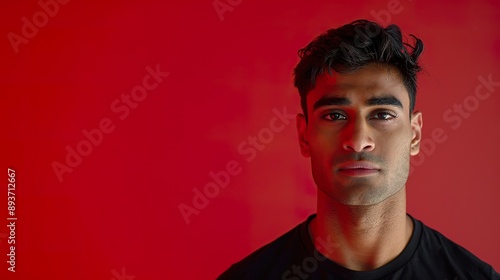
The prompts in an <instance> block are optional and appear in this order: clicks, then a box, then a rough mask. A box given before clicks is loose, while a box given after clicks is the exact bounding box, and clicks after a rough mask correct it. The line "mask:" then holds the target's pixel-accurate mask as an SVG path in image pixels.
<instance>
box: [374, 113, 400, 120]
mask: <svg viewBox="0 0 500 280" xmlns="http://www.w3.org/2000/svg"><path fill="white" fill-rule="evenodd" d="M395 117H396V116H395V115H394V114H391V113H389V112H378V113H375V114H373V117H372V118H373V119H378V120H390V119H393V118H395Z"/></svg>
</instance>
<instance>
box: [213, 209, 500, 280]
mask: <svg viewBox="0 0 500 280" xmlns="http://www.w3.org/2000/svg"><path fill="white" fill-rule="evenodd" d="M314 217H315V215H311V216H310V217H309V218H308V219H307V220H306V221H304V222H303V223H301V224H299V225H298V226H297V227H295V228H294V229H292V230H291V231H289V232H287V233H286V234H284V235H282V236H281V237H279V238H278V239H276V240H274V241H273V242H271V243H269V244H267V245H265V246H263V247H262V248H260V249H258V250H257V251H255V252H254V253H252V254H251V255H249V256H248V257H246V258H245V259H243V260H241V261H240V262H238V263H236V264H233V265H232V266H231V267H230V268H229V269H228V270H227V271H225V272H224V273H223V274H222V275H220V276H219V278H217V279H219V280H227V279H283V280H302V279H356V280H370V279H405V280H406V279H425V280H430V279H440V280H458V279H460V280H462V279H474V280H478V279H495V280H500V275H499V274H498V273H496V272H495V270H494V269H493V268H492V267H491V266H490V265H488V264H487V263H485V262H483V261H481V260H479V259H478V258H477V257H475V256H474V255H472V254H471V253H470V252H469V251H467V250H466V249H464V248H463V247H461V246H460V245H457V244H456V243H454V242H452V241H451V240H449V239H448V238H446V237H444V236H443V235H442V234H441V233H439V232H437V231H435V230H433V229H431V228H429V227H427V226H425V225H424V224H423V223H422V222H420V221H419V220H417V219H414V218H413V217H412V220H413V223H414V231H413V234H412V236H411V239H410V242H409V243H408V245H407V246H406V248H405V249H404V250H403V252H401V254H400V255H399V256H398V257H396V258H395V259H394V260H392V261H391V262H389V263H387V264H386V265H384V266H382V267H379V268H377V269H374V270H370V271H354V270H350V269H347V268H345V267H343V266H340V265H338V264H336V263H334V262H332V261H330V260H329V259H327V258H326V257H324V256H323V255H322V254H321V253H319V252H318V251H317V250H316V249H315V247H314V244H313V243H312V240H311V237H310V235H309V231H308V223H309V222H310V221H311V220H312V219H313V218H314ZM410 217H411V216H410ZM319 244H320V245H319V246H323V247H324V249H325V250H334V245H332V244H333V243H332V242H331V240H330V241H329V240H322V241H321V242H319Z"/></svg>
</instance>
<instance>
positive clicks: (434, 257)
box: [413, 222, 498, 279]
mask: <svg viewBox="0 0 500 280" xmlns="http://www.w3.org/2000/svg"><path fill="white" fill-rule="evenodd" d="M420 223H421V222H420ZM421 234H422V236H421V238H420V244H419V246H418V248H419V249H418V251H417V254H416V256H415V259H414V260H413V261H417V262H420V261H422V262H425V263H427V264H431V262H429V260H431V261H432V264H431V265H432V266H434V267H435V268H439V267H441V268H442V267H449V268H452V269H453V270H455V271H463V272H464V273H467V275H464V277H465V276H474V277H476V278H474V279H498V278H494V277H498V274H496V273H495V271H494V269H493V267H492V266H491V265H489V264H487V263H486V262H484V261H482V260H481V259H479V258H478V257H477V256H476V255H474V254H473V253H471V252H470V251H469V250H467V249H466V248H464V247H463V246H461V245H459V244H458V243H456V242H455V241H453V240H451V239H450V238H448V237H447V236H445V235H444V234H442V233H441V232H439V231H438V230H436V229H434V228H431V227H429V226H427V225H424V224H423V223H422V233H421ZM459 279H461V278H460V277H459Z"/></svg>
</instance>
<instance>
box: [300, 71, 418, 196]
mask: <svg viewBox="0 0 500 280" xmlns="http://www.w3.org/2000/svg"><path fill="white" fill-rule="evenodd" d="M409 106H410V100H409V97H408V92H407V90H406V88H405V87H404V84H403V82H402V79H401V77H400V74H399V73H398V71H397V70H396V69H395V68H392V67H390V66H385V65H376V64H369V65H367V66H366V67H364V68H362V69H361V70H358V71H356V72H354V73H350V74H340V73H337V72H333V75H330V74H329V73H325V74H323V75H321V76H319V77H318V79H317V81H316V87H315V88H314V89H313V90H311V91H310V92H309V93H308V95H307V110H308V121H307V122H306V120H305V117H304V115H302V114H299V115H298V116H297V129H298V132H299V142H300V147H301V151H302V154H303V155H304V156H306V157H311V167H312V173H313V178H314V181H315V182H316V184H317V186H318V188H319V189H320V191H322V192H324V193H325V194H326V195H328V196H330V197H332V198H333V199H335V200H337V201H338V202H340V203H342V204H346V205H374V204H378V203H380V202H382V201H384V200H385V199H386V198H388V197H390V196H392V195H393V194H395V193H397V192H398V191H399V190H401V189H402V188H403V187H404V185H405V184H406V180H407V178H408V173H409V168H410V162H409V161H410V155H416V154H417V153H418V151H419V143H420V138H421V128H422V115H421V113H420V112H417V113H413V114H411V117H410V113H409Z"/></svg>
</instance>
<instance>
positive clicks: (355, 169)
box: [337, 161, 380, 176]
mask: <svg viewBox="0 0 500 280" xmlns="http://www.w3.org/2000/svg"><path fill="white" fill-rule="evenodd" d="M337 170H338V172H339V173H341V174H344V175H347V176H368V175H373V174H377V173H379V172H380V167H379V166H378V165H376V164H374V163H371V162H368V161H348V162H343V163H341V164H340V165H338V167H337Z"/></svg>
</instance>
